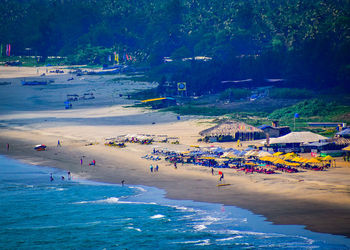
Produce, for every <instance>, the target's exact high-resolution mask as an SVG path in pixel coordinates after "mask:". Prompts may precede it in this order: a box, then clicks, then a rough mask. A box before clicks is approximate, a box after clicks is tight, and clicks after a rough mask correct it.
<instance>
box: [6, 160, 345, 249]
mask: <svg viewBox="0 0 350 250" xmlns="http://www.w3.org/2000/svg"><path fill="white" fill-rule="evenodd" d="M50 173H52V174H53V178H54V180H53V181H50ZM61 176H65V180H62V179H61ZM0 248H1V249H49V248H51V249H169V248H171V249H350V239H348V238H345V237H342V236H335V235H329V234H320V233H314V232H310V231H308V230H305V229H303V227H302V226H277V225H273V224H271V223H270V222H267V221H265V219H264V217H262V216H258V215H255V214H253V213H251V212H250V211H248V210H244V209H240V208H237V207H232V206H223V205H220V204H210V203H203V202H193V201H181V200H180V201H175V200H170V199H167V198H164V191H162V190H159V189H156V188H152V187H144V186H129V185H126V186H124V187H122V186H121V185H111V184H104V183H96V182H90V181H84V180H79V179H75V178H74V176H73V179H72V180H67V174H66V172H63V171H61V170H58V169H54V168H49V167H38V166H33V165H28V164H23V163H21V162H18V161H15V160H12V159H8V158H6V157H4V156H0Z"/></svg>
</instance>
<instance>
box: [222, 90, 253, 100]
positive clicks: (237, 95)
mask: <svg viewBox="0 0 350 250" xmlns="http://www.w3.org/2000/svg"><path fill="white" fill-rule="evenodd" d="M250 94H251V91H250V90H249V89H238V88H229V89H226V90H224V91H223V92H222V93H221V95H220V100H229V101H230V102H233V101H238V100H240V99H244V98H247V97H248V96H249V95H250Z"/></svg>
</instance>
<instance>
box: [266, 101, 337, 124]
mask: <svg viewBox="0 0 350 250" xmlns="http://www.w3.org/2000/svg"><path fill="white" fill-rule="evenodd" d="M335 111H337V105H336V103H334V102H324V101H321V100H319V99H311V100H306V101H302V102H299V103H297V104H296V105H293V106H291V107H286V108H282V109H278V110H276V111H274V112H272V113H271V114H270V115H269V118H270V119H282V120H283V119H292V118H293V117H294V114H295V113H298V114H299V116H300V117H301V118H307V117H315V116H327V115H329V114H330V113H334V112H335Z"/></svg>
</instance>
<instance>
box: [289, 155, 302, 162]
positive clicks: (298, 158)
mask: <svg viewBox="0 0 350 250" xmlns="http://www.w3.org/2000/svg"><path fill="white" fill-rule="evenodd" d="M300 159H301V158H300V157H299V156H297V157H294V158H293V159H291V161H295V162H298V161H300Z"/></svg>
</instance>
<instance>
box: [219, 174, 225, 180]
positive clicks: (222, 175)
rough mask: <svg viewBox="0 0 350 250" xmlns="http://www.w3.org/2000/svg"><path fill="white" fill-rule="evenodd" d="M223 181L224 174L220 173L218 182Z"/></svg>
mask: <svg viewBox="0 0 350 250" xmlns="http://www.w3.org/2000/svg"><path fill="white" fill-rule="evenodd" d="M223 179H224V173H223V172H221V176H220V181H222V180H223Z"/></svg>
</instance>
